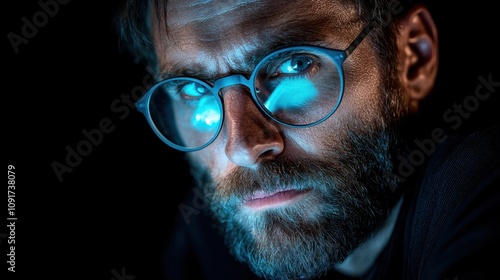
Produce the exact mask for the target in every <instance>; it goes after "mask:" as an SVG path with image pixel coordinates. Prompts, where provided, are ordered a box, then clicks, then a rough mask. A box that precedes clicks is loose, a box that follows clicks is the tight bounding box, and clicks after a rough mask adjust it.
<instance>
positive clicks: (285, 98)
mask: <svg viewBox="0 0 500 280" xmlns="http://www.w3.org/2000/svg"><path fill="white" fill-rule="evenodd" d="M317 95H318V89H317V88H316V87H315V86H314V84H313V83H312V82H311V81H310V80H308V79H306V78H287V79H283V80H281V82H280V84H279V85H278V86H277V87H276V89H274V91H273V92H272V93H271V95H270V96H269V98H268V99H267V100H266V102H264V106H265V107H266V108H267V109H268V110H269V111H271V112H273V113H275V112H276V111H277V110H279V109H292V108H298V107H302V106H306V105H307V104H308V103H309V102H311V100H313V99H314V98H315V97H316V96H317Z"/></svg>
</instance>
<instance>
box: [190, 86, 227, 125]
mask: <svg viewBox="0 0 500 280" xmlns="http://www.w3.org/2000/svg"><path fill="white" fill-rule="evenodd" d="M220 120H221V110H220V108H219V104H218V103H217V100H216V99H215V98H214V97H213V96H211V95H206V96H204V97H202V98H201V99H200V100H199V104H198V105H197V107H196V110H195V111H194V113H193V117H192V118H191V124H192V126H193V127H194V128H195V129H197V130H198V131H202V132H206V131H210V130H215V129H217V125H218V124H219V122H220Z"/></svg>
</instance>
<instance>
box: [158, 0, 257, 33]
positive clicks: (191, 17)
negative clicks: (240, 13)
mask: <svg viewBox="0 0 500 280" xmlns="http://www.w3.org/2000/svg"><path fill="white" fill-rule="evenodd" d="M254 2H258V0H251V1H212V0H205V1H178V2H176V5H175V6H174V5H167V14H172V13H179V14H183V15H184V17H182V18H180V19H179V18H176V20H175V21H172V22H169V23H168V24H169V26H172V27H182V26H185V25H188V24H192V23H203V22H205V21H209V20H212V19H217V18H218V17H220V16H223V15H224V14H228V13H231V12H235V11H236V10H238V9H241V8H245V6H248V5H250V4H252V3H254ZM235 13H237V12H235Z"/></svg>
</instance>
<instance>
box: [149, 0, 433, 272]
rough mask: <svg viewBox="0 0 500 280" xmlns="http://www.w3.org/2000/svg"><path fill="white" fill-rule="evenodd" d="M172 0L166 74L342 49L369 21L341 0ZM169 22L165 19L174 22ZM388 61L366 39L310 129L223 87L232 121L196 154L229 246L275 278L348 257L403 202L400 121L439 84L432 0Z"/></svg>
mask: <svg viewBox="0 0 500 280" xmlns="http://www.w3.org/2000/svg"><path fill="white" fill-rule="evenodd" d="M325 2H327V1H308V5H305V3H304V1H287V2H286V5H283V3H279V1H269V2H268V1H230V2H229V3H227V2H226V1H224V3H222V2H217V1H215V2H212V1H170V2H169V3H168V6H167V7H166V14H164V13H162V12H159V13H156V11H153V13H152V14H153V16H152V27H153V28H152V33H153V42H154V44H155V47H156V56H157V58H158V69H159V72H158V76H157V78H158V79H162V78H166V77H172V76H180V75H189V76H193V77H196V78H199V79H204V80H205V81H207V82H211V81H213V80H214V79H217V78H220V77H223V76H226V75H230V74H235V73H238V74H243V75H250V73H251V71H252V70H253V68H254V66H255V64H256V63H257V62H258V61H259V58H262V56H264V55H266V54H268V53H270V52H271V51H273V50H277V49H279V48H280V47H285V46H292V45H298V44H312V45H318V46H326V47H329V48H336V49H345V48H347V46H349V44H350V43H351V41H352V40H353V39H354V38H356V36H357V35H358V34H359V32H361V30H362V28H363V26H364V24H363V23H362V22H360V21H359V15H358V11H357V9H356V7H355V6H354V5H349V4H347V3H343V2H340V1H328V3H325ZM165 23H166V24H165ZM396 26H397V34H396V36H397V47H398V51H397V53H396V54H395V61H393V63H392V64H393V66H391V67H385V68H382V67H380V65H381V63H387V62H381V61H379V59H378V56H377V52H376V49H374V48H373V47H372V45H371V44H370V41H369V40H368V39H365V40H364V41H363V42H362V43H361V44H360V45H359V46H358V47H357V49H356V50H355V51H354V52H353V53H352V54H351V56H350V57H349V58H348V59H347V60H346V61H345V63H344V65H343V68H344V73H345V92H344V98H343V100H342V104H341V105H340V107H339V108H338V110H337V111H336V112H335V113H334V115H333V116H332V117H331V118H329V119H327V120H326V121H324V122H323V123H321V124H319V125H317V126H314V127H310V128H291V127H285V126H282V125H280V124H278V123H276V122H274V121H272V120H270V119H269V118H268V117H266V116H265V114H263V113H262V112H261V111H260V110H259V109H258V107H257V105H256V104H254V102H253V101H252V99H251V97H250V95H249V90H248V89H247V88H244V87H242V86H234V87H228V88H224V89H223V90H222V91H221V95H222V98H223V103H224V110H225V115H224V118H225V120H224V125H223V128H222V131H221V134H220V135H219V137H218V138H217V139H216V140H215V142H213V143H212V144H211V145H210V146H208V147H207V148H205V149H203V150H201V151H197V152H192V153H188V154H187V157H188V160H189V162H190V163H191V165H192V168H193V176H194V177H195V178H196V179H197V180H198V183H199V186H200V188H202V189H203V191H204V193H205V194H206V196H207V199H208V201H209V202H210V206H211V207H210V209H211V211H212V214H213V216H214V219H215V222H216V223H218V224H219V226H220V229H221V233H222V234H223V235H224V237H225V238H226V242H227V244H228V247H229V249H230V250H231V252H232V253H233V254H234V255H235V257H236V258H238V259H239V260H241V261H243V262H246V263H248V264H249V265H250V267H251V268H252V269H253V271H254V272H255V273H256V274H258V275H260V276H262V277H268V278H272V279H294V278H296V277H299V276H300V277H306V278H308V277H315V276H317V275H320V274H323V273H325V272H326V271H327V270H329V269H331V268H333V267H335V266H337V265H339V264H340V263H342V261H344V260H345V259H346V258H347V257H348V256H349V255H351V254H352V253H353V252H355V250H356V248H358V247H359V246H360V245H361V244H363V243H364V242H365V241H366V240H369V239H370V237H371V236H372V234H373V233H375V232H377V231H379V230H381V227H382V225H383V224H384V222H385V221H386V219H387V217H388V215H389V213H390V212H391V210H392V208H393V207H394V205H395V204H396V202H397V201H398V197H397V195H396V193H395V192H394V189H396V187H397V185H398V184H399V183H400V180H399V179H400V178H399V177H398V176H397V174H395V173H394V169H395V168H394V163H395V159H396V156H397V155H398V154H401V153H404V150H402V149H401V148H400V145H399V140H398V139H400V135H399V133H398V129H397V127H398V124H399V123H400V122H401V120H402V119H403V118H404V116H406V115H408V114H410V113H414V112H417V111H418V102H419V101H420V100H422V99H423V98H425V96H426V95H427V94H428V93H429V92H430V90H431V89H432V86H433V83H434V79H435V73H436V71H437V70H436V69H437V51H436V50H437V39H436V38H437V36H436V32H435V27H434V24H433V22H432V19H431V17H430V16H429V14H428V12H427V10H426V9H425V8H423V7H420V6H417V7H415V8H412V9H410V10H409V11H407V12H406V13H405V14H404V15H401V17H400V18H399V20H398V22H397V24H396ZM283 189H287V190H289V189H293V190H296V191H301V192H302V191H303V192H304V194H303V195H302V196H300V197H299V198H298V199H296V200H295V201H293V202H292V203H288V204H286V205H284V206H279V207H271V208H266V209H260V210H258V209H257V210H256V209H252V208H249V207H246V206H245V201H247V200H248V199H249V197H252V195H255V194H260V193H267V194H271V193H275V192H277V191H280V190H283Z"/></svg>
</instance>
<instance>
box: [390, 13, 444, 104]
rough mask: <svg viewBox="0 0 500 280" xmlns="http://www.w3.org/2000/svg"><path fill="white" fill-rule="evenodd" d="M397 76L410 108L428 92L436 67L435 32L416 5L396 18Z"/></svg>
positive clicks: (427, 17)
mask: <svg viewBox="0 0 500 280" xmlns="http://www.w3.org/2000/svg"><path fill="white" fill-rule="evenodd" d="M397 26H398V35H397V37H398V38H397V40H398V46H399V54H398V55H399V70H400V71H399V73H400V75H401V76H400V80H401V82H402V85H403V86H404V87H405V88H406V89H407V92H408V100H409V105H410V109H411V111H413V112H416V111H418V107H419V103H420V101H421V100H422V99H424V98H425V97H426V96H427V95H429V93H430V92H431V91H432V88H433V86H434V83H435V80H436V75H437V67H438V40H437V30H436V25H435V23H434V20H433V19H432V17H431V14H430V12H429V11H428V10H427V8H425V7H424V6H421V5H416V6H414V7H412V8H410V9H408V10H407V11H405V12H404V14H403V15H402V16H401V17H399V18H398V20H397Z"/></svg>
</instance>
